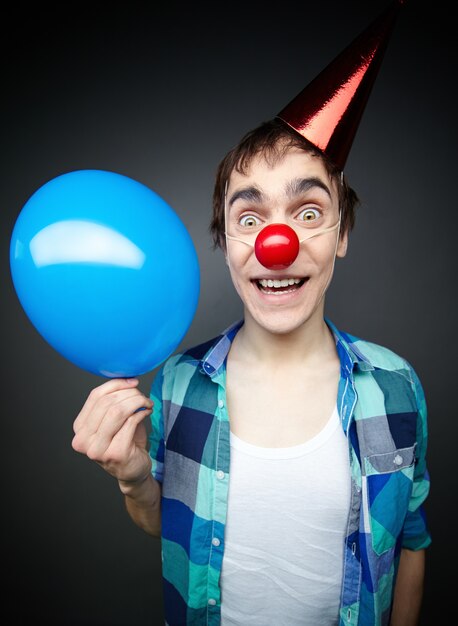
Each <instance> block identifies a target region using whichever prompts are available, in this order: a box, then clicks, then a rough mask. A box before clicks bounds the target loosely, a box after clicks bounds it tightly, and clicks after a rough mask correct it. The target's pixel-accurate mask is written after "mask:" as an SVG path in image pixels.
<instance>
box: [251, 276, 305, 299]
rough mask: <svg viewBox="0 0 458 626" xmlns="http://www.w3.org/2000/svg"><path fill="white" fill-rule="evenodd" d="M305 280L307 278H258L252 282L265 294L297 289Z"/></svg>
mask: <svg viewBox="0 0 458 626" xmlns="http://www.w3.org/2000/svg"><path fill="white" fill-rule="evenodd" d="M307 280H308V278H280V279H273V278H260V279H256V280H253V282H254V283H255V284H256V286H257V288H258V289H259V291H262V293H264V294H266V295H281V294H284V293H293V292H295V291H297V290H298V289H300V288H301V287H302V285H303V284H304V283H305V282H306V281H307Z"/></svg>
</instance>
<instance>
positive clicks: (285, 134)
mask: <svg viewBox="0 0 458 626" xmlns="http://www.w3.org/2000/svg"><path fill="white" fill-rule="evenodd" d="M289 148H297V149H299V150H303V151H304V152H306V153H308V154H311V155H313V156H314V158H317V159H320V160H321V161H322V162H323V165H324V167H325V169H326V171H327V172H328V175H329V177H330V178H331V179H332V180H333V181H335V183H336V186H337V190H338V197H339V207H340V218H341V225H340V233H341V236H343V235H348V233H349V232H350V230H351V229H352V228H353V226H354V222H355V208H356V206H357V204H358V197H357V195H356V193H355V192H354V190H353V189H352V188H351V187H349V186H348V184H347V182H346V179H345V177H344V176H342V173H341V172H340V170H339V169H338V168H337V167H336V166H335V165H333V163H331V162H330V161H329V159H328V158H327V157H326V155H324V154H323V153H322V152H321V151H320V150H318V149H317V148H316V147H315V146H314V145H313V144H311V143H309V142H308V141H307V140H306V139H304V138H303V137H301V136H300V135H299V134H298V133H297V132H296V131H294V130H293V129H292V128H290V127H289V126H288V125H287V124H285V123H284V122H282V121H281V120H279V119H273V120H270V121H268V122H264V123H262V124H261V125H260V126H258V127H257V128H255V129H254V130H252V131H250V132H249V133H247V134H246V135H245V136H244V137H243V138H242V139H241V141H240V142H239V143H238V144H237V145H236V146H235V147H234V148H232V150H230V151H229V152H228V153H227V154H226V156H225V157H224V158H223V160H222V161H221V162H220V164H219V166H218V169H217V173H216V181H215V187H214V191H213V215H212V220H211V223H210V232H211V235H212V237H213V242H214V246H215V248H216V247H220V248H222V250H223V251H225V250H226V238H225V192H226V186H227V185H229V182H230V178H231V175H232V173H233V172H238V173H239V174H245V173H246V172H247V171H248V168H249V167H250V164H251V162H252V161H253V159H254V158H256V157H259V156H262V157H263V158H264V159H265V160H266V162H267V163H269V164H271V165H272V164H275V163H276V162H278V161H279V160H280V159H281V158H282V157H283V156H284V155H285V153H286V151H287V150H288V149H289Z"/></svg>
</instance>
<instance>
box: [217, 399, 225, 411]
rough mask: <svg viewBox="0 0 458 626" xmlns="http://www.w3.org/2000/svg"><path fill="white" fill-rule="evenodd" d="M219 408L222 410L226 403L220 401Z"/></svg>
mask: <svg viewBox="0 0 458 626" xmlns="http://www.w3.org/2000/svg"><path fill="white" fill-rule="evenodd" d="M218 406H219V408H220V409H222V408H223V406H224V402H223V401H222V400H218Z"/></svg>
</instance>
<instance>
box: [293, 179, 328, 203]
mask: <svg viewBox="0 0 458 626" xmlns="http://www.w3.org/2000/svg"><path fill="white" fill-rule="evenodd" d="M313 187H318V188H319V189H323V191H325V192H326V193H327V194H328V196H329V197H330V198H331V199H332V196H331V190H330V189H329V187H328V186H327V185H326V184H325V183H324V182H323V181H322V180H321V178H317V177H316V176H312V177H310V178H295V179H294V180H291V181H289V182H288V183H287V184H286V187H285V191H286V194H287V195H288V196H289V197H290V198H294V197H295V196H299V195H300V194H301V193H304V192H306V191H309V189H313Z"/></svg>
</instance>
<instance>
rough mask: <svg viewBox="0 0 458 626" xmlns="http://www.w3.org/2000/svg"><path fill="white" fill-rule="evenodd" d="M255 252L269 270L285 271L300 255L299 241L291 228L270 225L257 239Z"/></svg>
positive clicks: (284, 225)
mask: <svg viewBox="0 0 458 626" xmlns="http://www.w3.org/2000/svg"><path fill="white" fill-rule="evenodd" d="M254 252H255V254H256V258H257V259H258V261H259V262H260V263H261V265H264V267H267V269H269V270H284V269H286V268H287V267H289V266H290V265H291V264H292V263H294V261H295V260H296V258H297V255H298V254H299V239H298V236H297V235H296V233H295V232H294V230H293V229H292V228H291V227H290V226H287V225H286V224H269V225H268V226H266V227H265V228H263V229H262V230H261V232H260V233H259V235H258V236H257V237H256V241H255V244H254Z"/></svg>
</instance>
